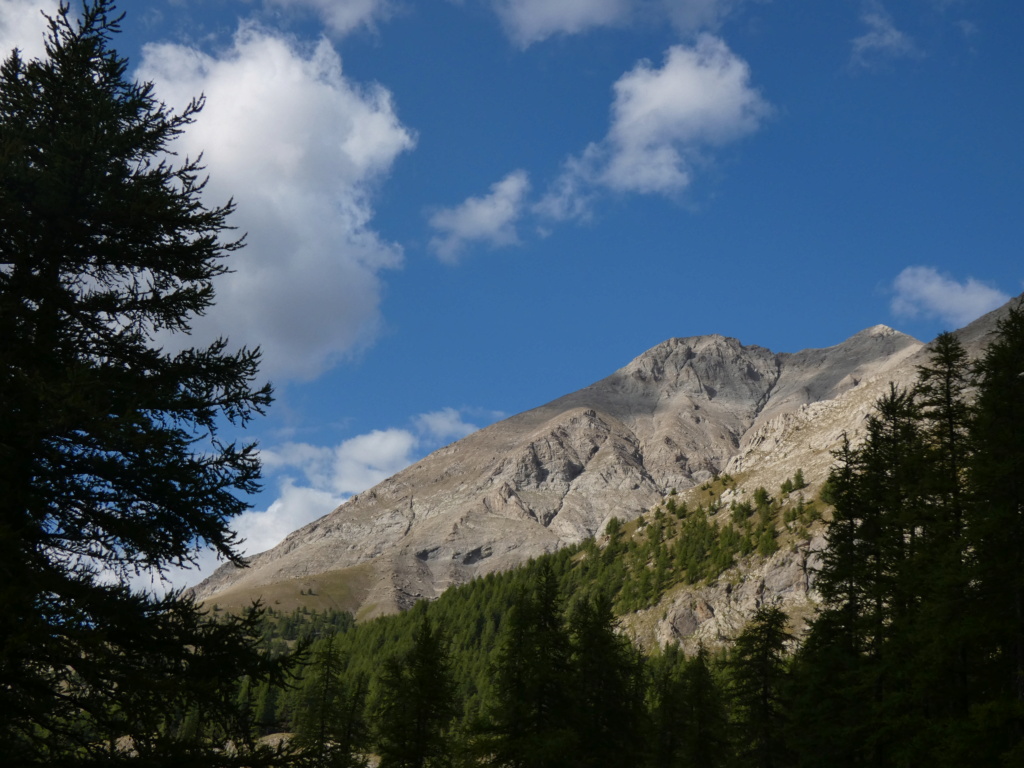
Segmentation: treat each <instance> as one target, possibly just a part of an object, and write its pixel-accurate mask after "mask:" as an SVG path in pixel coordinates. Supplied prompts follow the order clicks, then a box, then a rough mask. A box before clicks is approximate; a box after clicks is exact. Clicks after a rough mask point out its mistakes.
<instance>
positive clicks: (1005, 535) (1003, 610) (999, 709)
mask: <svg viewBox="0 0 1024 768" xmlns="http://www.w3.org/2000/svg"><path fill="white" fill-rule="evenodd" d="M975 372H976V374H977V376H978V379H979V381H978V394H977V399H976V400H975V403H974V407H973V410H972V417H971V429H970V439H971V444H972V448H973V453H972V455H971V461H970V466H969V477H970V486H971V487H970V492H971V499H970V503H969V505H968V516H967V537H968V541H969V546H970V552H971V555H972V557H971V560H970V564H969V565H970V569H971V580H972V584H974V585H975V591H974V593H973V595H972V598H973V599H972V600H971V602H970V604H969V605H968V606H967V609H966V616H965V619H964V620H965V621H969V622H971V623H972V624H973V626H975V627H977V628H978V635H979V636H978V638H977V639H978V643H979V648H978V651H977V654H976V655H977V657H978V659H979V660H980V662H981V663H980V665H979V668H978V673H977V678H976V680H974V681H973V684H972V687H973V689H974V691H975V693H974V700H973V701H972V708H973V709H974V714H975V719H976V720H978V721H979V723H980V724H979V727H978V735H977V738H976V739H975V741H974V744H975V748H976V749H977V750H978V751H979V752H981V754H989V755H992V756H993V757H992V759H993V762H995V760H996V759H998V758H996V757H995V756H996V755H998V754H999V753H1005V754H1006V755H1010V754H1012V755H1013V759H1014V760H1016V761H1017V762H1014V763H1012V764H1020V761H1024V307H1022V306H1021V304H1019V303H1018V305H1017V306H1016V307H1014V308H1012V309H1010V311H1009V312H1008V314H1007V315H1006V316H1005V317H1004V318H1003V319H1002V320H1001V321H1000V322H999V324H998V326H997V335H996V338H995V339H994V340H993V342H992V343H991V344H990V345H989V346H988V348H987V349H986V351H985V354H984V355H983V357H982V358H981V360H980V361H979V362H978V364H977V366H976V369H975ZM1007 760H1009V758H1007ZM1007 764H1010V762H1008V763H1007Z"/></svg>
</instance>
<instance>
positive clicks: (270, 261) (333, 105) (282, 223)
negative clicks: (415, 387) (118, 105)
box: [137, 24, 414, 379]
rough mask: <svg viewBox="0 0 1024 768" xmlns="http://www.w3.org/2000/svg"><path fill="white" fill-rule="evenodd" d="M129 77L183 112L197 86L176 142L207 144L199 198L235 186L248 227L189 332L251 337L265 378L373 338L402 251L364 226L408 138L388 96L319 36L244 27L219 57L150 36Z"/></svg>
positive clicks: (301, 373)
mask: <svg viewBox="0 0 1024 768" xmlns="http://www.w3.org/2000/svg"><path fill="white" fill-rule="evenodd" d="M137 76H138V77H139V78H140V79H144V80H152V81H153V82H154V83H155V84H156V88H157V94H158V96H159V97H160V98H161V99H164V100H165V101H167V102H168V103H169V104H172V105H174V106H176V107H177V108H179V109H180V108H182V107H183V106H184V105H185V104H187V103H188V100H189V99H190V98H192V97H193V96H195V95H197V94H201V93H203V94H205V95H206V107H205V109H204V110H203V112H202V113H201V114H200V115H199V117H198V119H197V121H196V123H195V124H194V125H192V126H190V127H189V129H188V130H187V131H186V132H185V134H184V135H183V136H182V137H181V138H180V139H179V140H178V144H177V145H176V146H175V149H176V150H177V151H178V152H179V153H180V154H181V155H188V156H192V157H195V156H196V155H198V154H199V153H200V152H203V153H204V161H205V163H206V165H207V169H208V172H209V174H210V183H209V185H208V187H207V190H206V199H207V200H208V201H209V202H210V204H219V203H221V202H224V201H226V200H228V199H229V198H232V197H233V198H234V199H235V201H236V203H237V205H238V210H237V212H236V214H235V216H234V217H233V219H232V224H234V225H235V226H236V227H238V229H239V230H240V231H242V232H247V233H248V238H247V243H248V245H247V247H246V248H245V249H244V250H242V251H241V252H239V253H237V254H236V255H235V256H234V257H233V258H232V260H231V263H230V266H231V267H232V268H233V269H234V270H235V272H234V273H233V274H230V275H227V276H225V277H223V278H221V279H220V280H219V281H218V283H217V285H216V290H217V296H216V300H215V304H214V306H213V308H212V309H211V310H210V312H209V313H208V315H207V316H206V317H205V318H202V319H200V320H199V321H197V323H196V324H195V332H194V337H193V339H190V340H187V343H196V344H201V343H206V342H208V341H209V340H211V339H212V338H214V337H216V336H219V335H227V336H228V338H229V339H230V341H231V343H232V344H233V345H242V344H244V345H247V346H256V345H259V346H260V347H262V349H263V353H264V365H263V369H262V371H263V373H264V375H266V376H268V377H270V378H299V379H301V378H312V377H315V376H317V375H318V374H320V373H321V372H322V371H324V370H326V369H327V368H329V367H330V366H331V365H332V364H333V363H334V362H336V361H337V360H338V359H339V358H340V357H342V356H343V355H345V354H346V353H348V352H351V351H352V350H353V349H354V348H357V347H358V346H359V345H361V344H366V343H368V342H369V341H371V340H372V339H373V337H374V335H375V332H376V329H377V325H378V322H379V302H380V291H381V283H380V276H379V275H380V272H381V271H382V270H385V269H390V268H395V267H397V266H399V265H400V264H401V260H402V253H401V249H400V248H399V247H398V246H396V245H394V244H391V243H386V242H383V241H382V240H381V239H380V238H379V236H378V235H377V234H376V233H375V232H374V231H373V230H372V229H371V228H370V220H371V218H372V215H373V211H372V207H371V203H370V197H371V193H372V191H373V188H374V186H375V184H376V183H378V182H379V181H380V180H381V179H382V178H383V177H384V176H385V175H386V174H387V173H388V171H389V170H390V168H391V166H392V164H393V162H394V161H395V159H396V157H397V156H398V155H399V154H401V153H402V152H404V151H406V150H408V149H411V148H412V146H413V144H414V138H413V135H412V134H411V132H410V131H409V130H408V129H407V128H406V127H404V126H403V125H402V124H401V123H400V121H399V120H398V117H397V115H396V113H395V110H394V105H393V104H392V99H391V95H390V93H388V91H386V90H385V89H384V88H382V87H381V86H379V85H371V86H365V87H363V86H360V85H358V84H355V83H353V82H351V81H350V80H349V79H347V78H346V77H345V76H344V74H343V72H342V66H341V60H340V58H339V57H338V55H337V53H336V52H335V51H334V49H333V48H332V47H331V46H330V44H329V43H328V42H327V41H325V40H321V41H320V43H319V44H317V45H316V46H314V47H310V48H306V49H300V47H299V46H298V45H297V44H296V43H294V42H293V41H290V40H288V39H285V38H283V37H280V36H277V35H275V34H273V33H270V32H268V31H266V30H263V29H261V28H259V27H257V26H255V25H252V24H243V25H242V26H241V27H240V28H239V30H238V32H237V34H236V35H235V38H234V41H233V44H232V46H231V47H230V49H228V50H226V51H224V52H222V53H221V54H220V55H218V56H211V55H208V54H206V53H203V52H200V51H198V50H196V49H193V48H189V47H186V46H182V45H171V44H162V45H147V46H145V48H144V49H143V61H142V65H141V66H140V68H139V71H138V73H137ZM164 341H165V342H166V340H164ZM182 343H185V342H184V341H183V342H182Z"/></svg>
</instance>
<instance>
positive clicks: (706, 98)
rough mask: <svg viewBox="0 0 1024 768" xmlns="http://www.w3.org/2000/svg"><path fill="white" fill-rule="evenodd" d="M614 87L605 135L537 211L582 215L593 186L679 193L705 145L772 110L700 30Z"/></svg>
mask: <svg viewBox="0 0 1024 768" xmlns="http://www.w3.org/2000/svg"><path fill="white" fill-rule="evenodd" d="M614 90H615V100H614V103H613V104H612V119H611V126H610V128H609V130H608V134H607V136H606V137H605V138H604V139H603V140H602V141H601V142H597V143H594V144H591V145H590V146H588V147H587V148H586V149H585V150H584V151H583V153H581V154H580V155H579V156H578V157H573V158H570V159H569V161H567V162H566V164H565V166H564V168H563V172H562V174H561V175H560V176H559V178H558V179H556V181H555V182H554V184H553V185H552V186H551V188H550V189H549V190H548V192H547V193H546V195H545V196H544V197H543V198H542V200H541V202H540V203H539V204H538V206H537V209H536V210H537V211H538V212H539V213H541V214H542V215H546V216H549V217H551V218H554V219H567V218H580V217H581V216H585V215H586V214H587V213H588V211H589V201H588V199H587V197H588V194H592V190H593V189H594V188H595V186H597V187H604V188H608V189H612V190H615V191H620V192H639V193H661V194H672V193H675V192H679V191H681V190H683V189H685V188H686V187H687V186H689V184H690V183H691V181H692V176H693V171H694V167H695V165H696V164H697V163H698V162H699V161H702V160H703V159H704V158H705V156H706V154H707V152H708V150H709V149H712V148H715V147H720V146H722V145H724V144H727V143H729V142H732V141H735V140H737V139H739V138H741V137H743V136H745V135H747V134H750V133H753V132H754V131H756V130H757V129H758V128H759V127H760V126H761V125H762V123H763V122H764V120H765V119H766V118H767V117H768V116H769V115H770V114H771V112H772V108H771V106H770V105H769V104H768V102H766V101H765V100H764V99H763V98H762V97H761V95H760V93H759V92H758V91H757V90H756V89H755V88H753V87H752V86H751V84H750V68H749V66H748V65H747V63H746V62H745V61H743V60H742V59H741V58H739V57H738V56H736V55H735V54H734V53H733V52H732V51H731V50H729V48H728V46H726V44H725V43H724V42H723V41H722V40H721V39H719V38H717V37H715V36H713V35H710V34H707V33H705V34H702V35H700V36H699V37H698V38H697V40H696V42H695V44H694V45H692V46H684V45H674V46H672V47H671V48H669V50H668V52H667V53H666V55H665V62H664V65H663V66H662V67H660V68H658V67H655V66H654V65H652V64H651V62H649V61H641V62H640V63H638V64H637V65H636V67H634V68H633V69H632V70H630V71H629V72H627V73H626V74H624V75H623V76H622V77H621V78H619V80H618V81H617V82H616V83H615V86H614Z"/></svg>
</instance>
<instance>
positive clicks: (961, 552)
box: [0, 0, 1024, 768]
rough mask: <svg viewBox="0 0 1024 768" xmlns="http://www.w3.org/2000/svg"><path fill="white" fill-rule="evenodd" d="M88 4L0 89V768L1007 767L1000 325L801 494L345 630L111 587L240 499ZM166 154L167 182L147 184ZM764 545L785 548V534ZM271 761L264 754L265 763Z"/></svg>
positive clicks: (260, 396) (168, 119) (1016, 702)
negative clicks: (722, 603) (787, 557)
mask: <svg viewBox="0 0 1024 768" xmlns="http://www.w3.org/2000/svg"><path fill="white" fill-rule="evenodd" d="M117 31H118V16H117V14H116V13H115V12H114V6H113V4H112V3H111V2H109V1H105V0H96V1H95V2H91V3H86V4H85V5H84V9H83V12H82V15H81V17H75V16H74V15H72V14H71V13H70V11H69V9H68V8H67V7H62V8H61V10H60V11H59V12H58V14H57V15H56V17H54V18H53V19H51V21H50V37H49V40H48V44H47V57H46V58H45V59H44V60H40V61H30V62H26V61H23V60H22V59H21V58H20V57H19V56H18V55H17V54H14V55H12V56H11V57H10V58H8V59H7V60H6V61H5V62H4V64H3V67H2V69H0V150H2V151H0V255H2V258H3V264H2V268H0V336H2V338H3V340H4V346H3V366H2V372H0V409H2V417H0V418H2V425H3V432H2V442H0V483H2V485H0V503H2V505H3V506H2V518H0V576H2V579H0V713H2V717H0V762H2V763H3V765H5V766H6V765H10V766H21V765H50V766H63V765H66V766H99V765H120V764H125V765H138V766H172V765H173V766H179V765H190V766H191V765H196V766H203V765H209V766H232V765H234V766H260V765H267V766H273V765H281V766H284V765H309V766H361V765H368V764H369V763H370V761H371V758H372V759H373V760H379V765H380V766H382V768H399V767H402V768H405V767H410V768H411V767H413V766H415V767H418V768H422V767H424V766H510V767H515V768H543V767H544V766H567V767H569V768H572V767H574V766H579V767H580V768H583V767H584V766H585V767H588V768H590V767H594V768H598V767H600V766H640V767H647V766H651V767H652V768H654V767H658V768H660V767H662V766H665V767H675V766H679V767H684V766H686V767H691V766H692V767H693V768H697V767H698V766H699V767H701V768H713V767H714V766H729V767H732V766H761V767H764V768H768V767H772V766H779V767H783V766H792V767H794V768H802V767H803V766H823V767H824V766H827V767H828V768H842V767H843V766H871V767H875V766H878V767H880V768H887V767H888V766H893V767H894V768H896V767H900V768H902V767H903V766H917V765H927V766H965V765H978V766H1015V765H1024V308H1022V306H1021V304H1020V302H1018V303H1017V305H1016V306H1015V307H1011V308H1009V309H1008V310H1007V311H1006V312H1005V313H1004V314H1003V317H1002V319H1001V320H1000V322H999V324H998V327H997V331H996V333H995V334H994V335H993V336H992V338H991V339H989V340H988V345H987V347H986V349H985V351H984V353H983V354H982V356H981V357H980V359H978V360H976V361H973V362H972V361H970V360H969V359H968V356H967V354H966V352H965V350H964V349H963V347H962V346H961V345H960V343H959V341H958V340H957V338H956V337H955V336H954V335H952V334H943V335H941V336H940V337H939V338H938V339H936V341H935V342H934V343H933V344H932V346H931V348H930V357H929V358H928V361H927V363H926V364H925V365H923V366H921V367H920V369H919V371H918V379H917V382H916V384H915V385H914V386H913V387H912V388H910V389H907V390H903V389H899V388H897V387H892V388H891V389H890V391H889V393H888V394H887V395H886V396H885V397H883V398H882V399H881V400H880V401H879V402H878V403H877V404H876V406H875V408H874V411H873V412H872V414H871V415H870V417H869V418H868V420H867V423H866V435H865V436H864V438H863V439H862V440H859V441H858V442H856V443H854V442H851V441H847V442H845V443H844V444H843V445H842V446H841V447H840V448H839V450H837V451H836V453H835V457H834V458H835V461H834V465H833V469H832V471H831V473H830V476H829V479H828V482H827V484H826V488H825V490H824V492H823V493H822V494H821V498H819V499H813V500H807V499H805V498H804V497H803V495H802V489H803V488H804V487H805V483H804V480H803V476H802V473H800V472H798V473H797V474H796V475H795V476H794V477H793V478H791V479H789V480H787V481H786V482H785V483H784V484H783V485H782V487H780V488H779V489H778V492H777V494H776V495H775V497H773V496H772V494H771V493H769V491H768V490H767V489H764V488H759V489H757V491H756V492H755V493H754V495H753V503H742V504H736V503H734V504H732V505H730V506H729V507H728V508H725V507H723V506H722V504H721V503H720V502H719V501H718V496H716V488H717V489H718V492H719V495H720V491H721V489H723V488H726V487H728V486H729V485H730V483H734V482H735V481H733V480H732V478H729V477H727V476H722V477H719V478H717V479H716V480H715V481H714V482H713V483H709V484H708V486H707V487H706V488H703V489H701V490H702V492H706V493H707V498H706V500H705V498H704V497H703V496H702V497H701V498H702V501H701V502H700V503H693V502H692V499H691V503H689V504H687V503H684V502H683V501H682V500H681V499H680V498H677V497H676V495H674V494H672V495H669V496H668V497H666V499H665V500H664V502H663V504H662V505H660V506H659V507H658V508H657V509H656V510H653V511H652V512H651V513H650V514H649V515H646V516H645V517H644V518H643V519H642V520H640V521H635V522H632V523H628V524H625V523H620V522H619V521H618V520H613V521H612V523H611V524H609V525H608V527H607V530H606V531H605V535H604V536H603V537H602V539H601V540H600V541H598V540H593V539H592V540H588V541H586V542H584V543H582V544H579V545H576V546H572V547H567V548H565V549H562V550H560V551H559V552H556V553H553V554H550V555H546V556H544V557H542V558H539V559H537V560H535V561H532V562H530V563H529V564H527V565H526V566H524V567H521V568H518V569H516V570H514V571H510V572H507V573H503V574H492V575H489V576H487V577H485V578H482V579H479V580H476V581H473V582H471V583H469V584H466V585H462V586H459V587H455V588H452V589H450V590H448V591H447V592H446V593H445V594H444V595H443V596H442V597H440V598H439V599H438V600H436V601H434V602H432V603H426V602H423V603H420V604H418V605H417V606H416V607H415V608H414V609H412V610H410V611H409V612H407V613H405V614H402V615H398V616H391V617H385V618H380V619H376V620H373V621H368V622H365V623H359V624H357V623H356V622H355V621H354V620H353V617H352V616H351V615H349V614H347V613H343V612H324V613H311V612H307V611H295V612H292V613H282V612H278V611H275V610H272V607H263V606H254V607H253V609H252V610H251V611H248V612H246V613H244V614H243V615H233V614H229V613H227V612H224V611H220V610H219V609H217V607H216V606H199V605H197V604H196V603H195V602H194V601H193V600H190V599H189V598H188V597H187V596H185V595H183V594H171V595H168V596H166V597H157V596H155V595H153V594H150V593H146V592H139V591H136V590H134V589H133V588H132V587H131V586H130V584H131V581H130V579H131V577H132V576H133V575H137V574H139V573H151V572H156V573H160V572H162V571H164V570H165V569H167V568H171V567H175V566H179V565H182V564H187V563H189V562H194V559H195V556H196V554H195V553H196V551H197V547H200V546H212V547H213V548H214V549H216V550H217V551H218V552H219V553H220V554H221V555H222V556H223V557H225V558H227V559H228V560H231V561H233V562H241V557H240V556H239V554H238V553H237V549H236V547H237V542H236V541H235V537H234V534H233V533H232V531H231V528H230V521H231V518H232V517H234V516H235V515H237V514H239V513H240V512H241V511H243V510H244V508H245V504H244V501H242V497H244V495H245V494H246V493H248V492H250V491H252V490H253V489H255V488H256V487H257V483H258V481H259V461H258V457H257V455H256V453H255V448H254V446H252V445H247V444H241V445H239V444H237V443H234V442H231V441H229V440H226V439H222V438H221V431H222V430H223V429H224V426H225V424H227V423H229V422H233V423H234V424H236V425H241V426H244V425H245V424H246V422H247V421H248V420H249V419H250V418H252V417H254V416H256V415H259V414H260V413H261V412H262V411H263V409H264V408H266V407H267V406H268V405H269V403H270V400H271V391H270V388H269V387H267V386H260V385H258V384H256V383H255V381H256V377H257V371H258V363H259V353H258V351H255V350H245V349H243V350H239V351H237V352H231V351H229V347H228V346H227V343H226V342H224V341H218V342H215V343H214V344H212V345H211V346H209V347H206V348H201V349H188V350H185V351H182V352H177V353H168V352H164V351H163V350H161V349H159V348H157V347H156V346H155V345H154V344H153V339H154V338H155V337H156V335H157V334H158V333H163V332H172V331H178V332H182V331H185V330H187V329H188V325H189V321H190V318H192V317H194V316H195V315H197V314H200V313H201V312H202V311H203V310H204V309H205V308H207V307H208V306H209V305H210V303H211V302H212V301H213V292H212V280H213V278H215V277H216V276H217V275H219V274H222V273H223V271H224V270H225V269H227V266H225V264H224V263H223V260H224V259H225V258H226V257H227V256H229V255H230V254H231V253H232V252H233V251H235V250H237V249H238V248H239V247H240V246H241V242H240V241H238V240H230V239H228V240H225V239H223V235H224V234H225V233H226V231H227V230H228V224H227V217H228V216H229V214H230V213H231V210H232V206H231V204H230V203H226V204H224V205H223V206H222V207H217V208H208V207H206V206H205V204H204V203H203V201H202V200H201V192H202V190H203V181H202V178H203V177H202V167H201V166H200V165H198V163H197V162H196V161H191V160H185V161H184V162H183V163H182V164H180V165H174V164H173V163H172V162H171V159H173V156H170V155H166V154H165V151H166V150H167V149H168V146H169V142H170V141H171V140H173V138H174V136H176V135H177V134H178V133H180V132H181V131H183V130H185V129H186V128H187V126H188V124H189V123H190V122H191V121H192V120H193V119H194V116H195V115H196V113H197V112H198V111H199V110H200V109H201V108H202V102H201V100H198V101H196V102H193V104H192V105H190V107H189V108H188V109H186V110H185V112H184V113H182V114H178V115H175V114H173V113H172V112H171V111H169V110H168V109H167V108H166V107H165V106H164V105H163V104H161V103H160V102H159V101H158V100H157V99H156V97H155V96H154V94H153V92H152V87H151V86H150V85H147V84H141V85H140V84H136V83H132V82H130V81H129V80H127V78H126V76H125V73H126V67H127V64H126V62H125V60H124V59H122V58H120V57H119V56H118V55H117V54H116V52H115V51H113V50H112V49H111V48H110V41H111V40H112V38H113V36H114V35H115V34H116V33H117ZM168 158H171V159H168ZM815 526H821V527H824V528H825V530H826V532H827V537H828V542H829V546H828V549H827V551H825V552H824V553H823V555H822V558H823V564H822V567H821V570H820V572H819V573H818V574H817V580H816V588H817V590H818V592H819V593H820V596H821V605H820V609H819V610H818V612H817V614H816V615H815V616H814V617H813V619H812V621H811V622H810V624H809V627H808V628H807V629H806V631H802V630H801V631H800V632H799V633H797V632H796V631H795V629H794V627H793V625H792V623H791V621H790V618H789V617H787V615H786V614H785V612H784V611H783V610H782V609H781V608H780V607H779V606H777V605H772V604H763V605H761V606H760V607H759V608H758V610H757V611H756V613H755V614H754V615H753V616H752V617H751V620H750V622H749V624H748V625H747V626H746V628H745V629H744V630H743V631H742V632H740V633H738V635H737V636H736V637H734V638H727V641H728V642H725V643H723V645H722V646H721V647H716V648H700V649H699V650H698V651H697V652H696V653H695V654H692V655H690V656H686V655H684V654H683V652H682V651H681V650H680V648H679V647H677V646H668V647H664V648H655V649H653V650H648V651H641V649H639V648H638V647H637V646H635V645H634V644H633V642H632V641H631V640H630V638H629V636H628V635H627V633H626V632H625V631H624V630H623V627H622V625H621V623H620V620H621V617H622V616H624V615H626V614H630V613H632V612H635V611H638V610H640V609H646V608H650V607H652V606H655V605H657V604H658V602H659V600H660V599H661V598H662V597H663V596H664V595H665V594H666V592H667V591H668V590H670V589H673V588H675V587H677V586H678V585H688V584H689V585H693V584H705V583H710V582H714V581H715V580H716V579H718V578H719V577H720V576H721V575H722V574H723V573H725V572H726V571H728V570H729V569H730V568H732V567H733V566H734V565H735V564H736V563H737V562H740V561H742V560H743V559H744V558H757V557H762V558H763V557H767V556H770V555H771V554H772V553H774V552H775V551H776V550H777V549H778V548H779V547H780V546H788V545H790V544H791V543H792V542H793V541H806V539H807V536H808V531H809V529H811V528H813V527H815ZM786 537H788V538H786ZM281 734H287V736H281Z"/></svg>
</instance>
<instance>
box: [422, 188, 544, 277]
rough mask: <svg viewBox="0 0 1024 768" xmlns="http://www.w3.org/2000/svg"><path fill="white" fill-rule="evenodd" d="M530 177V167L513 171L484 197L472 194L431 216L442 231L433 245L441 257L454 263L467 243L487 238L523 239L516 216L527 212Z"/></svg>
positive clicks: (492, 241)
mask: <svg viewBox="0 0 1024 768" xmlns="http://www.w3.org/2000/svg"><path fill="white" fill-rule="evenodd" d="M529 189H530V179H529V176H528V175H527V173H526V171H522V170H519V171H513V172H512V173H510V174H509V175H508V176H506V177H505V178H504V179H502V180H501V181H498V182H496V183H494V184H492V185H491V188H490V192H488V194H486V195H484V196H483V197H470V198H468V199H467V200H465V201H464V202H462V203H461V204H459V205H457V206H455V207H454V208H444V209H441V210H439V211H437V212H435V213H434V214H433V215H432V216H431V217H430V226H431V227H433V228H434V229H435V230H437V231H438V233H439V234H438V235H437V236H435V237H433V238H431V240H430V247H431V248H432V249H433V250H434V252H435V253H436V254H437V256H438V258H439V259H441V261H444V262H447V263H449V264H453V263H455V262H456V261H458V258H459V255H460V254H461V253H462V250H463V249H464V248H465V246H466V245H467V243H470V242H473V241H481V242H485V243H487V244H489V245H491V246H492V247H498V246H503V245H513V244H515V243H517V242H519V237H518V234H517V233H516V226H515V225H516V220H517V219H518V218H519V216H520V215H521V214H522V212H523V206H524V201H525V199H526V194H527V192H528V191H529Z"/></svg>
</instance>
